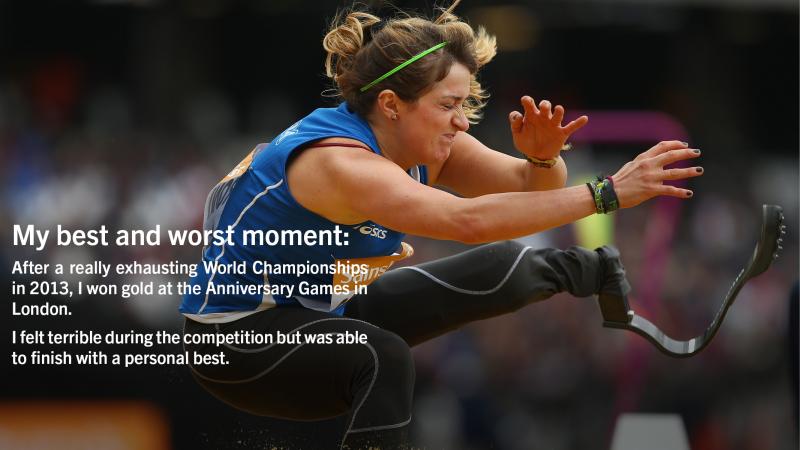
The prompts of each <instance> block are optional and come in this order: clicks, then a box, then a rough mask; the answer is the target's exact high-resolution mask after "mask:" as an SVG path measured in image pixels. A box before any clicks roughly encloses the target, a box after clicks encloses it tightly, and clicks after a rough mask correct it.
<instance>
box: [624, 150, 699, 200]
mask: <svg viewBox="0 0 800 450" xmlns="http://www.w3.org/2000/svg"><path fill="white" fill-rule="evenodd" d="M687 147H688V145H687V144H686V143H684V142H680V141H663V142H659V143H658V144H656V145H655V146H653V147H652V148H650V149H649V150H647V151H646V152H644V153H641V154H639V156H637V157H636V158H635V159H634V160H633V161H630V162H628V163H626V164H625V165H624V166H622V168H621V169H619V171H617V173H616V174H614V176H613V180H614V191H615V192H616V193H617V198H618V199H619V206H620V208H631V207H634V206H636V205H638V204H639V203H642V202H643V201H645V200H648V199H650V198H653V197H656V196H658V195H668V196H671V197H680V198H689V197H691V196H692V191H690V190H689V189H683V188H679V187H675V186H671V185H668V184H664V181H666V180H683V179H686V178H693V177H699V176H700V175H702V174H703V168H702V167H688V168H674V169H664V166H666V165H669V164H672V163H675V162H677V161H681V160H685V159H690V158H697V157H698V156H700V150H697V149H690V148H687Z"/></svg>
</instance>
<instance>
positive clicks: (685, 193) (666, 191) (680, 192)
mask: <svg viewBox="0 0 800 450" xmlns="http://www.w3.org/2000/svg"><path fill="white" fill-rule="evenodd" d="M658 194H659V195H666V196H669V197H678V198H688V197H691V196H692V195H694V192H692V191H690V190H689V189H683V188H679V187H677V186H671V185H669V184H664V185H662V186H661V188H660V189H659V192H658Z"/></svg>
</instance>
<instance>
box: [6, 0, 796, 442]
mask: <svg viewBox="0 0 800 450" xmlns="http://www.w3.org/2000/svg"><path fill="white" fill-rule="evenodd" d="M367 3H368V4H370V5H372V6H373V7H374V8H375V9H376V10H379V11H382V12H383V13H385V14H388V13H390V12H391V8H390V7H387V6H385V5H383V4H382V3H380V2H367ZM347 4H348V3H346V2H341V1H339V2H333V1H319V2H311V1H289V0H276V1H266V0H263V1H259V0H249V1H245V0H240V1H225V0H183V1H166V0H95V1H87V0H74V1H69V0H63V1H56V0H50V1H38V0H32V1H10V0H2V1H0V161H2V201H1V202H0V234H2V236H3V238H4V239H3V242H5V245H4V246H3V247H2V248H0V256H1V257H2V258H1V260H2V264H3V265H4V266H6V268H4V269H3V270H2V274H0V276H2V277H3V278H5V279H4V280H3V281H4V282H3V284H4V285H6V286H8V285H9V284H10V281H11V280H10V279H9V278H8V277H9V276H10V263H11V262H12V261H13V260H16V259H23V258H28V257H30V258H32V259H34V260H36V261H39V262H51V263H52V262H59V261H69V262H80V261H87V262H88V261H91V260H94V259H98V258H102V259H104V260H105V261H108V262H126V261H131V260H133V259H137V260H140V261H164V262H168V261H172V260H179V261H182V262H196V261H197V260H198V256H199V249H197V248H169V247H166V246H162V247H155V248H153V247H148V248H144V247H142V248H135V249H131V250H130V251H127V252H125V251H121V250H119V249H111V248H93V249H78V248H62V249H55V248H50V249H49V250H48V251H47V252H46V253H44V254H34V253H28V252H27V251H25V250H21V249H18V248H14V247H13V246H12V245H11V229H12V227H11V226H12V224H15V223H19V224H27V223H33V224H37V225H40V226H48V227H49V226H54V225H55V224H63V225H64V226H67V227H71V228H92V227H98V226H99V225H100V224H107V225H108V226H109V227H110V228H115V229H120V228H147V227H150V226H153V225H155V224H161V226H162V228H165V229H166V228H194V227H200V225H201V220H202V217H201V213H202V207H203V202H204V199H205V195H206V193H207V191H208V189H209V188H210V187H211V186H212V185H213V184H214V183H215V182H216V180H217V179H219V178H220V177H221V176H223V175H224V174H225V173H226V172H227V171H228V170H229V169H230V168H231V167H233V166H234V165H235V164H236V163H237V162H238V161H239V160H240V159H241V158H242V156H243V155H244V154H245V153H246V152H248V151H249V150H250V149H251V148H252V147H253V146H254V145H255V144H256V143H259V142H267V141H269V140H270V139H271V138H272V136H274V135H275V134H277V133H278V132H280V131H281V130H282V129H284V128H285V127H287V126H288V125H290V124H291V123H292V122H293V121H295V120H296V119H297V118H298V117H300V116H302V115H304V114H306V113H308V112H309V111H311V110H312V109H313V108H316V107H320V106H331V105H332V104H333V103H334V101H333V100H332V99H330V98H324V97H322V96H321V95H320V93H321V92H322V91H323V90H324V89H326V88H328V87H329V86H328V85H327V82H326V80H325V78H324V76H323V74H322V62H323V58H324V54H323V51H322V48H321V45H320V41H321V37H322V35H323V33H324V31H323V30H324V29H325V28H326V24H327V20H328V19H329V18H330V17H331V16H332V15H333V14H334V12H335V11H336V9H337V7H339V6H342V5H347ZM395 5H396V6H398V7H401V8H408V9H412V10H416V11H421V12H429V11H430V10H431V6H432V5H431V3H430V2H426V1H396V2H395ZM458 12H459V13H460V15H462V16H464V17H466V18H467V19H468V20H469V21H470V22H471V23H472V24H473V25H475V24H483V25H485V26H486V27H487V28H488V29H489V30H490V31H491V32H493V33H496V34H497V36H498V41H499V48H500V53H499V55H498V57H497V58H496V59H495V61H494V62H492V63H491V64H490V65H489V66H487V67H486V69H485V71H484V72H483V74H482V77H481V79H482V81H483V83H484V84H485V85H486V86H487V87H488V88H489V90H490V91H491V93H492V98H491V102H490V104H489V107H488V108H487V110H486V114H485V120H484V121H483V122H482V123H481V124H480V125H478V126H474V127H473V128H472V130H471V131H472V132H473V133H474V134H475V135H477V136H478V137H479V138H481V139H482V140H484V141H485V142H487V143H488V144H490V145H491V146H493V147H494V148H497V149H500V150H506V151H511V152H512V153H513V146H512V145H511V140H510V135H509V132H508V128H507V127H508V126H507V119H506V115H507V113H508V112H509V111H510V110H511V109H512V108H515V109H516V108H517V105H518V99H519V97H520V96H521V95H523V94H529V95H531V96H533V97H534V98H535V99H537V100H540V99H542V98H547V99H550V100H552V101H553V102H557V103H560V104H563V105H565V107H566V108H567V110H568V112H570V113H572V114H573V115H575V113H579V112H587V113H588V114H589V116H590V125H589V126H587V128H586V129H585V130H583V131H581V132H579V133H578V135H576V136H575V144H576V145H575V149H574V150H573V151H571V152H570V153H569V154H567V155H566V160H567V162H568V165H569V167H570V174H571V180H570V184H576V183H580V182H581V181H582V179H583V177H586V176H589V175H591V174H596V173H599V172H606V173H612V172H613V171H614V170H616V168H618V167H619V166H620V165H621V164H622V163H623V162H624V161H626V160H628V159H630V158H631V157H632V156H634V155H635V154H637V153H638V152H640V151H642V150H644V149H646V148H648V147H650V146H651V145H652V144H654V143H655V142H657V141H658V140H660V139H667V138H670V139H671V138H686V139H688V141H689V142H690V143H691V145H692V146H694V147H696V148H700V149H702V150H703V157H702V162H701V164H702V165H703V166H704V167H705V169H706V174H705V176H703V177H702V178H700V179H697V180H692V181H691V187H692V188H693V189H694V192H695V197H694V198H693V199H692V200H690V201H687V202H684V203H681V204H675V203H671V202H669V201H661V202H650V203H648V204H646V205H643V206H640V207H638V208H636V209H633V210H625V211H621V212H618V213H617V214H615V215H614V216H613V221H614V223H613V224H612V223H610V222H605V223H604V226H595V227H593V228H594V229H595V230H597V229H599V230H601V232H599V233H598V232H595V233H590V234H587V233H584V232H582V231H580V227H574V226H568V227H563V228H560V229H556V230H552V231H550V232H546V233H541V234H540V235H536V236H532V237H530V238H527V239H526V240H527V241H529V242H531V243H532V244H533V245H538V246H559V247H566V246H569V245H573V244H576V243H582V244H585V245H590V244H594V243H605V242H613V243H615V244H616V245H617V246H619V247H620V248H621V250H622V254H623V261H625V262H626V265H627V267H628V268H629V272H630V275H631V280H632V283H633V285H634V294H633V298H632V306H633V308H634V309H636V310H637V312H639V313H641V314H643V315H645V316H647V317H649V318H651V319H652V320H653V321H654V322H656V323H658V324H659V325H660V326H662V327H663V329H664V330H665V331H666V332H667V333H669V334H672V335H674V336H676V337H679V338H684V339H685V338H689V337H691V336H694V335H696V334H699V333H700V332H701V331H702V330H703V328H704V327H705V326H706V325H707V323H708V322H709V321H710V320H711V318H712V317H713V314H714V312H715V311H716V308H717V307H718V306H719V301H720V300H721V299H722V298H723V296H724V294H725V293H726V291H727V288H728V286H729V285H730V283H731V282H732V281H733V278H734V276H735V275H736V273H737V271H738V270H739V268H740V267H741V266H742V265H743V264H744V262H745V261H746V260H747V258H748V256H749V254H750V252H751V250H752V246H753V244H754V242H755V238H756V235H757V232H758V225H759V221H758V219H759V211H760V205H761V204H762V203H777V204H780V205H782V206H783V207H784V208H785V210H786V213H787V225H788V227H789V234H788V241H787V242H786V243H785V244H784V252H783V256H782V257H781V258H780V259H778V261H777V264H776V265H775V266H774V268H773V269H772V270H770V271H769V272H768V273H766V274H765V275H763V276H761V277H760V278H757V279H756V280H754V281H752V282H751V283H750V284H749V285H748V286H747V287H746V289H745V290H744V291H743V292H742V293H741V295H740V297H739V299H738V301H737V304H736V305H735V306H734V308H733V309H732V310H731V312H730V314H729V316H728V319H727V321H726V323H725V324H724V326H723V328H722V330H721V332H720V334H719V335H718V337H717V338H716V340H715V341H714V342H713V343H712V344H711V346H710V347H709V348H708V349H707V350H705V351H704V352H703V353H702V354H700V355H699V356H696V357H694V358H690V359H685V360H675V359H671V358H668V357H665V356H662V355H661V354H659V353H657V351H656V350H655V349H654V348H652V347H651V346H650V345H649V344H648V343H646V342H645V341H644V340H643V339H641V338H640V337H638V336H635V335H633V334H630V333H626V332H622V331H618V330H609V329H604V328H602V327H601V318H600V314H599V311H598V309H597V307H596V306H595V305H594V302H593V301H592V300H590V299H581V300H576V299H572V298H569V297H567V296H558V297H556V298H553V299H551V300H549V301H547V302H543V303H540V304H537V305H533V306H530V307H528V308H526V309H524V310H523V311H521V312H519V313H517V314H513V315H509V316H505V317H500V318H496V319H493V320H489V321H485V322H481V323H476V324H474V325H471V326H469V327H467V328H465V329H464V330H462V331H459V332H456V333H452V334H450V335H448V336H446V337H443V338H440V339H437V340H435V341H433V342H430V343H428V344H425V345H423V346H421V347H419V348H417V349H416V350H415V356H416V362H417V373H418V381H417V388H416V403H415V410H414V422H413V433H414V438H415V443H416V444H417V445H418V446H420V447H422V448H428V449H443V448H447V449H467V450H469V449H476V450H477V449H488V448H493V449H502V450H521V449H554V450H559V449H605V448H609V445H610V443H611V440H612V434H613V430H614V426H615V423H616V421H617V418H618V417H619V416H620V415H621V414H623V413H630V412H638V413H667V414H677V415H679V416H680V418H681V420H682V422H683V424H684V426H685V428H686V430H687V433H688V436H689V442H690V445H691V448H692V449H703V450H706V449H707V450H717V449H718V450H764V449H777V450H783V449H794V448H797V445H798V440H797V439H798V438H797V431H798V419H797V372H796V370H797V369H796V367H797V366H796V364H797V334H796V333H797V328H796V327H797V313H796V311H797V310H796V309H795V310H794V313H793V314H792V313H790V304H792V301H790V290H791V287H792V285H793V283H795V282H796V280H797V278H798V258H797V255H798V246H797V242H798V241H797V236H798V3H797V1H796V0H692V1H689V0H683V1H678V0H675V1H672V0H569V1H558V0H539V1H514V0H508V1H504V2H490V1H486V0H466V1H465V2H464V3H463V4H462V5H461V6H460V7H459V9H458ZM536 213H537V211H536V205H531V214H536ZM612 225H613V227H612ZM411 241H412V244H413V245H414V246H415V248H416V249H417V254H416V255H415V261H412V263H413V262H419V261H423V260H427V259H431V258H436V257H440V256H443V255H447V254H451V253H453V252H456V251H459V250H461V249H463V248H464V246H462V245H460V244H456V243H451V242H433V241H429V240H423V239H413V238H412V240H411ZM9 292H10V291H9V290H6V293H7V294H6V299H7V300H8V302H7V304H8V303H10V299H9ZM796 300H797V297H796V293H795V297H794V307H795V308H796ZM70 303H71V305H72V310H73V314H74V315H73V316H72V317H70V318H69V319H68V320H65V319H52V318H30V319H18V318H17V319H12V318H11V316H10V311H9V309H6V311H7V314H3V315H2V316H0V321H2V322H0V325H1V328H2V329H3V330H5V331H6V332H8V331H10V330H12V329H16V330H20V329H27V330H32V329H53V330H64V331H67V330H74V329H77V328H93V329H97V330H109V329H119V330H130V329H135V330H158V329H167V330H170V331H174V332H177V331H179V330H180V327H181V323H182V322H181V318H180V317H179V315H178V313H177V310H176V308H177V304H178V303H179V299H178V298H177V297H168V298H156V297H150V298H138V299H130V300H121V299H119V298H79V299H73V300H71V301H70ZM7 308H8V307H7ZM790 318H791V319H793V321H794V323H793V325H790ZM791 332H793V333H794V334H791ZM6 336H7V338H6V339H2V340H0V348H2V349H3V352H2V354H3V355H4V361H5V362H4V366H3V372H2V373H3V375H2V378H3V380H4V382H3V383H2V385H0V386H1V387H0V448H26V449H33V448H58V449H72V448H76V449H77V448H82V449H83V448H94V449H112V448H113V449H134V448H135V449H190V448H191V449H204V448H207V449H255V448H270V447H271V446H278V447H280V446H281V445H283V446H288V448H303V449H310V448H332V445H330V444H328V445H327V446H326V445H325V444H323V443H324V442H325V441H326V440H328V441H333V440H334V439H335V435H336V434H335V433H336V431H337V430H339V429H340V427H341V425H342V423H341V421H337V420H331V421H326V422H321V423H311V424H298V423H291V422H285V421H279V420H273V419H265V418H258V417H251V416H248V415H246V414H243V413H239V412H237V411H235V410H233V409H231V408H230V407H228V406H227V405H224V404H222V403H220V402H218V401H216V400H214V399H213V398H211V397H210V396H209V395H208V394H206V393H205V392H204V391H202V390H201V389H200V388H199V387H197V386H196V385H195V383H194V382H193V380H192V379H191V377H190V376H189V373H188V371H187V370H186V369H185V368H181V367H144V368H136V369H119V368H112V367H105V368H97V367H86V368H81V367H31V366H26V367H12V366H11V365H10V357H9V355H10V353H11V351H13V350H15V348H12V346H11V344H10V339H8V335H6ZM16 349H18V347H17V348H16ZM171 350H174V349H165V350H164V351H171ZM264 395H269V393H268V392H265V393H264ZM651 448H654V449H656V448H659V444H658V443H657V442H654V443H653V445H652V447H651Z"/></svg>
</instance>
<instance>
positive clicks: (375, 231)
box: [353, 225, 386, 239]
mask: <svg viewBox="0 0 800 450" xmlns="http://www.w3.org/2000/svg"><path fill="white" fill-rule="evenodd" d="M353 228H355V229H356V230H358V232H359V233H361V234H364V235H367V236H372V237H376V238H378V239H386V230H384V229H383V228H380V227H378V226H371V225H358V226H355V227H353Z"/></svg>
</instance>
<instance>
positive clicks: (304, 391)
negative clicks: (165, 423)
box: [185, 241, 603, 449]
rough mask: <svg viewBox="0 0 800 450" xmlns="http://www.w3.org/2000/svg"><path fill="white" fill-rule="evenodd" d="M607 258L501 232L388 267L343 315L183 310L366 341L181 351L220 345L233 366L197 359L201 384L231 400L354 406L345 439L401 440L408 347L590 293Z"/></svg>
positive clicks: (267, 328)
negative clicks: (239, 315)
mask: <svg viewBox="0 0 800 450" xmlns="http://www.w3.org/2000/svg"><path fill="white" fill-rule="evenodd" d="M602 265H603V263H602V261H601V258H600V256H599V254H598V253H597V252H595V251H591V250H586V249H583V248H580V247H572V248H570V249H569V250H566V251H561V250H556V249H532V248H530V247H524V246H523V245H521V244H519V243H517V242H514V241H506V242H497V243H494V244H489V245H485V246H482V247H478V248H475V249H472V250H469V251H467V252H464V253H461V254H459V255H455V256H451V257H447V258H443V259H440V260H436V261H432V262H428V263H424V264H421V265H419V266H414V267H402V268H399V269H395V270H391V271H389V272H387V273H385V274H384V275H383V276H381V278H379V279H378V280H377V281H375V282H374V283H373V284H371V285H370V286H369V288H368V289H369V293H368V294H367V295H360V296H357V297H355V298H353V299H352V300H350V302H349V303H348V304H347V308H346V311H345V315H344V317H338V316H335V315H333V314H330V313H325V312H319V311H314V310H310V309H306V308H301V307H281V308H273V309H269V310H266V311H263V312H259V313H256V314H253V315H250V316H248V317H245V318H243V319H239V320H237V321H235V322H231V323H226V324H201V323H197V322H194V321H192V320H187V321H186V328H185V332H187V333H220V332H221V333H231V332H235V331H237V330H239V331H244V330H253V331H256V332H259V333H272V334H273V335H275V334H276V333H277V332H278V331H280V332H281V333H284V334H294V333H296V332H299V333H300V334H301V337H302V335H305V334H313V335H319V334H328V335H333V336H336V335H340V334H344V333H347V332H349V333H351V334H352V333H355V332H358V333H361V334H363V335H365V336H366V338H367V339H366V343H364V344H335V343H334V344H331V345H315V344H304V343H302V342H301V343H286V344H272V345H266V346H250V347H235V346H224V347H222V348H220V347H216V346H213V345H206V346H188V345H187V346H186V350H188V351H190V352H199V353H204V354H218V353H219V352H220V351H222V352H224V353H225V357H226V358H227V360H228V361H229V364H228V365H217V366H214V365H208V366H201V367H192V372H193V374H194V376H195V378H196V379H197V381H198V382H199V383H200V384H201V385H202V386H203V387H204V388H205V389H207V390H208V391H210V392H211V393H212V394H214V395H215V396H217V397H218V398H220V399H221V400H223V401H225V402H226V403H229V404H230V405H232V406H234V407H236V408H239V409H242V410H245V411H248V412H250V413H253V414H258V415H263V416H270V417H278V418H285V419H294V420H321V419H325V418H330V417H335V416H339V415H343V414H347V421H346V424H347V425H346V429H345V430H344V434H343V440H342V448H352V449H360V448H369V447H370V446H376V447H377V446H380V447H381V448H384V449H386V448H402V447H403V445H404V444H405V439H406V433H407V428H408V427H407V425H408V423H409V422H410V421H411V398H412V394H413V387H414V363H413V360H412V358H411V353H410V350H409V347H410V346H414V345H417V344H419V343H422V342H425V341H427V340H429V339H432V338H434V337H437V336H440V335H442V334H444V333H447V332H449V331H451V330H454V329H457V328H459V327H461V326H463V325H465V324H467V323H469V322H472V321H475V320H480V319H486V318H490V317H495V316H498V315H501V314H505V313H509V312H512V311H516V310H517V309H519V308H521V307H523V306H525V305H527V304H529V303H532V302H536V301H540V300H544V299H546V298H549V297H551V296H552V295H554V294H556V293H558V292H564V291H566V292H569V293H571V294H572V295H574V296H576V297H586V296H589V295H592V294H594V293H596V292H598V291H599V289H600V287H601V286H600V284H601V282H602V278H603V275H602V271H603V268H602Z"/></svg>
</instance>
